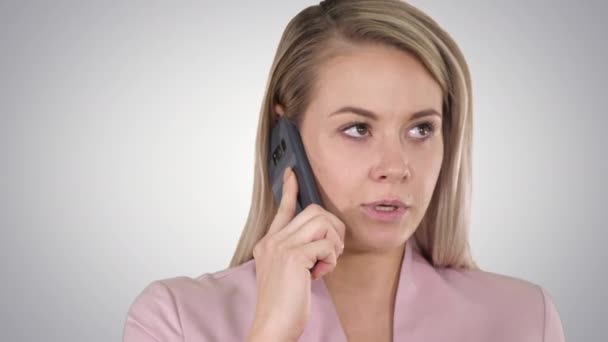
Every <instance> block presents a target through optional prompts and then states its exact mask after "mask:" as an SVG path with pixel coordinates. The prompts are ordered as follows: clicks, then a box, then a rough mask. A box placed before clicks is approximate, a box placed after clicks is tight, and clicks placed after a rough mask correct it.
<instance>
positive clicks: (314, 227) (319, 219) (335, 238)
mask: <svg viewBox="0 0 608 342" xmlns="http://www.w3.org/2000/svg"><path fill="white" fill-rule="evenodd" d="M321 239H328V240H330V241H331V242H333V243H334V250H335V251H336V255H339V254H341V253H342V241H341V240H340V236H339V235H338V233H337V231H336V230H335V228H334V227H333V223H332V221H331V220H330V219H328V218H327V216H325V215H318V216H315V217H313V218H312V219H310V220H309V221H308V222H306V223H304V225H302V226H301V227H300V229H298V230H297V231H296V232H294V233H293V234H292V235H291V236H289V237H288V238H286V239H285V240H284V241H283V244H284V246H285V247H287V248H291V247H296V246H300V245H304V244H306V243H309V242H313V241H317V240H321Z"/></svg>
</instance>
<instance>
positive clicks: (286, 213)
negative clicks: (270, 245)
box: [267, 167, 298, 234]
mask: <svg viewBox="0 0 608 342" xmlns="http://www.w3.org/2000/svg"><path fill="white" fill-rule="evenodd" d="M281 191H282V195H281V202H280V203H279V208H278V210H277V214H276V215H275V217H274V219H273V221H272V223H271V224H270V227H269V228H268V233H267V234H273V233H276V232H278V231H279V230H281V229H282V228H283V227H285V226H286V225H287V224H288V223H289V222H290V221H291V219H293V217H294V215H295V212H296V204H297V200H298V196H297V195H298V182H297V179H296V174H295V173H294V172H293V170H292V169H291V167H287V168H286V169H285V173H284V175H283V187H282V190H281Z"/></svg>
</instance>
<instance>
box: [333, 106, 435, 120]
mask: <svg viewBox="0 0 608 342" xmlns="http://www.w3.org/2000/svg"><path fill="white" fill-rule="evenodd" d="M344 113H353V114H357V115H361V116H364V117H366V118H369V119H371V120H375V121H377V120H378V114H376V113H374V112H372V111H370V110H367V109H364V108H360V107H353V106H346V107H342V108H340V109H338V110H336V111H335V112H333V113H331V114H329V116H333V115H336V114H344ZM431 115H437V116H438V117H440V118H441V117H442V115H441V114H440V113H439V112H437V111H436V110H434V109H433V108H429V109H424V110H421V111H418V112H415V113H414V114H412V117H411V119H412V120H415V119H419V118H422V117H425V116H431Z"/></svg>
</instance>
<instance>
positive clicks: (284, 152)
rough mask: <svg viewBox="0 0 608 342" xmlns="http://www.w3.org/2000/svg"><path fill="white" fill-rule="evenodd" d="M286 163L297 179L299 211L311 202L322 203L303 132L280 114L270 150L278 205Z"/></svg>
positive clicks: (273, 182) (272, 175)
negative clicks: (305, 146)
mask: <svg viewBox="0 0 608 342" xmlns="http://www.w3.org/2000/svg"><path fill="white" fill-rule="evenodd" d="M287 167H291V168H292V170H293V171H294V173H295V174H296V178H297V180H298V198H297V203H296V215H297V214H298V213H300V212H301V211H302V210H303V209H304V208H306V207H307V206H309V205H310V204H312V203H316V204H318V205H322V204H321V197H320V196H319V191H318V190H317V185H316V182H315V178H314V174H313V172H312V169H311V167H310V163H309V161H308V157H307V156H306V151H305V150H304V145H303V144H302V138H301V136H300V132H299V131H298V128H297V127H296V126H295V125H294V124H293V123H292V122H291V121H290V120H289V119H287V118H285V117H283V116H281V117H280V118H279V119H278V121H277V123H276V124H275V126H274V128H273V129H272V131H271V133H270V145H269V151H268V173H269V177H270V182H271V186H272V192H273V194H274V198H275V203H276V204H277V205H279V203H280V202H281V197H282V195H283V193H282V188H283V173H284V172H285V169H286V168H287Z"/></svg>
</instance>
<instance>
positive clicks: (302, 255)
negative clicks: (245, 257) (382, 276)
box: [249, 168, 344, 341]
mask: <svg viewBox="0 0 608 342" xmlns="http://www.w3.org/2000/svg"><path fill="white" fill-rule="evenodd" d="M297 193H298V182H297V180H296V175H295V174H294V173H293V171H292V170H291V169H290V168H288V169H287V170H286V172H285V175H284V177H283V195H282V197H281V202H280V203H279V208H278V211H277V214H276V216H275V217H274V220H273V221H272V223H271V225H270V227H269V229H268V233H267V234H266V235H265V236H264V237H263V238H262V239H261V240H260V241H259V242H258V243H257V245H256V246H255V248H254V249H253V257H254V258H255V263H256V278H257V279H256V282H257V292H258V297H257V304H256V309H255V318H254V322H253V324H252V327H251V330H250V333H249V338H250V341H253V340H256V339H259V340H263V341H297V339H298V338H299V337H300V335H301V334H302V333H303V332H304V327H305V325H306V322H307V321H308V318H309V315H310V297H311V278H312V279H317V278H320V277H322V276H324V275H325V274H327V273H329V272H331V271H333V270H334V268H335V266H336V262H337V259H338V256H339V255H340V254H342V252H343V250H344V223H342V221H340V220H339V219H338V218H337V217H336V216H335V215H333V214H332V213H330V212H328V211H326V210H325V209H323V208H322V207H321V206H319V205H315V204H312V205H310V206H308V207H306V208H305V209H304V210H302V212H300V213H299V214H298V215H297V216H295V217H294V214H295V210H296V201H297Z"/></svg>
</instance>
